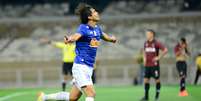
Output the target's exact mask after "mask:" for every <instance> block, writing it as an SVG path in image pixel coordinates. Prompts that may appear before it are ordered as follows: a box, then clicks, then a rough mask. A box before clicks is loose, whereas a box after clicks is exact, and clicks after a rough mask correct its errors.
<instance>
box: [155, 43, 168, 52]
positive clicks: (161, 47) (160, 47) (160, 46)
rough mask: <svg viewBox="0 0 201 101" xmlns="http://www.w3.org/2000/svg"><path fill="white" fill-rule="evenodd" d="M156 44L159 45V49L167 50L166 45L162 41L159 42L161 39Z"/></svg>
mask: <svg viewBox="0 0 201 101" xmlns="http://www.w3.org/2000/svg"><path fill="white" fill-rule="evenodd" d="M156 45H157V47H158V48H159V49H161V50H165V48H166V47H165V46H164V45H163V44H162V43H161V42H159V41H158V42H157V44H156Z"/></svg>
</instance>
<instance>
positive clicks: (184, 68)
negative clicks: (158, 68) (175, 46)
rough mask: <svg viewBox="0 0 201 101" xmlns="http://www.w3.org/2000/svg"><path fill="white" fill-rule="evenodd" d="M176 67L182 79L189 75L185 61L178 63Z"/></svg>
mask: <svg viewBox="0 0 201 101" xmlns="http://www.w3.org/2000/svg"><path fill="white" fill-rule="evenodd" d="M176 67H177V71H178V73H179V76H180V77H182V76H186V75H187V64H186V62H185V61H177V63H176Z"/></svg>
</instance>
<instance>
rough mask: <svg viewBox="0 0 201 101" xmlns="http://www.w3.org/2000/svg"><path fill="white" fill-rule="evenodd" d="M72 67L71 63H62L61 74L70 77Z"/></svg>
mask: <svg viewBox="0 0 201 101" xmlns="http://www.w3.org/2000/svg"><path fill="white" fill-rule="evenodd" d="M72 66H73V63H64V64H63V69H62V72H63V74H64V75H68V74H70V75H72Z"/></svg>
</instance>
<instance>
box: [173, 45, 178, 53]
mask: <svg viewBox="0 0 201 101" xmlns="http://www.w3.org/2000/svg"><path fill="white" fill-rule="evenodd" d="M178 51H179V45H178V44H177V45H176V46H175V47H174V53H175V54H176V53H177V52H178Z"/></svg>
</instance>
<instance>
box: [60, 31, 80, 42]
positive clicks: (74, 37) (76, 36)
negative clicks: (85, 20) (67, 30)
mask: <svg viewBox="0 0 201 101" xmlns="http://www.w3.org/2000/svg"><path fill="white" fill-rule="evenodd" d="M80 37H81V34H79V33H75V34H73V35H71V36H68V37H67V36H65V37H64V42H65V43H73V42H75V41H77V40H78V39H79V38H80Z"/></svg>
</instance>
